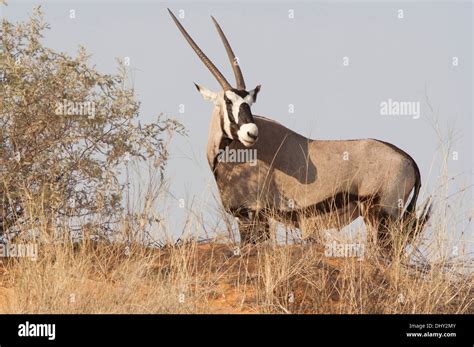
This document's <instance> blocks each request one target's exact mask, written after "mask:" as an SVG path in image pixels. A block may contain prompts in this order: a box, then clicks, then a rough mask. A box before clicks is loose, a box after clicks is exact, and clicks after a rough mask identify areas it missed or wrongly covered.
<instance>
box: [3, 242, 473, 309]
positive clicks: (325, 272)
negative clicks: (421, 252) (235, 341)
mask: <svg viewBox="0 0 474 347" xmlns="http://www.w3.org/2000/svg"><path fill="white" fill-rule="evenodd" d="M451 270H452V271H446V267H436V268H434V267H433V268H432V269H431V270H427V271H425V272H421V271H420V270H417V269H414V268H413V267H410V266H406V265H402V264H401V263H397V262H392V263H390V264H387V263H385V262H381V261H378V260H377V258H371V257H370V256H368V257H367V256H366V257H364V258H363V259H362V260H359V259H357V258H328V257H327V256H325V254H324V251H323V249H321V247H320V246H317V245H275V244H273V245H272V244H265V245H260V246H256V247H250V248H246V249H243V250H242V251H241V253H240V254H236V252H235V249H234V247H233V245H232V244H230V243H227V244H225V243H221V242H206V243H199V242H195V241H190V242H187V243H185V244H181V245H175V246H168V247H162V248H160V249H147V248H145V247H142V246H138V245H136V246H129V247H126V246H124V245H123V244H109V243H104V244H102V243H98V242H83V243H76V244H72V243H56V244H51V245H48V246H45V245H42V246H41V248H40V252H39V257H38V259H37V260H36V261H33V260H30V259H28V258H17V259H9V260H8V261H6V260H5V259H4V260H3V263H2V265H1V276H0V281H1V282H0V283H1V284H0V286H1V289H0V302H1V305H0V310H1V312H2V313H258V312H270V313H290V312H291V313H474V310H473V307H474V303H473V284H474V277H473V276H472V274H464V275H460V274H455V273H454V272H453V271H454V269H451Z"/></svg>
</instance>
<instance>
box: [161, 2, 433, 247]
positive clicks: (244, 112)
mask: <svg viewBox="0 0 474 347" xmlns="http://www.w3.org/2000/svg"><path fill="white" fill-rule="evenodd" d="M168 11H169V13H170V15H171V17H172V18H173V21H174V22H175V23H176V25H177V26H178V29H179V30H180V31H181V33H182V34H183V36H184V38H185V39H186V41H187V42H188V43H189V45H190V46H191V47H192V48H193V50H194V51H195V52H196V54H197V55H198V57H199V58H200V59H201V61H202V62H203V63H204V65H206V67H207V68H208V69H209V71H210V72H211V73H212V74H213V76H214V77H215V78H216V80H217V81H218V82H219V84H220V86H221V88H222V90H221V91H217V92H214V91H211V90H209V89H207V88H204V87H202V86H200V85H197V84H196V88H197V89H198V91H199V92H200V93H201V95H202V96H203V98H204V99H205V100H208V101H211V102H212V103H213V104H214V110H213V112H212V116H211V122H210V126H209V136H208V142H207V159H208V162H209V166H210V167H211V170H212V172H213V174H214V177H215V180H216V182H217V186H218V189H219V192H220V197H221V200H222V204H223V206H224V209H225V210H226V211H227V212H228V213H230V214H232V215H233V216H235V217H237V220H238V226H239V232H240V237H241V243H242V244H249V243H256V242H259V241H262V240H266V239H268V238H269V219H270V218H273V219H274V220H277V221H279V222H282V223H286V224H290V225H293V226H295V227H296V228H299V229H303V224H304V226H305V228H304V229H306V231H303V230H302V232H303V234H304V236H305V237H306V236H307V237H310V236H311V234H312V233H316V232H319V231H321V230H322V229H333V228H336V229H341V228H342V227H344V226H345V225H348V224H349V223H351V222H352V221H353V220H355V219H356V218H358V217H359V216H362V217H363V219H364V222H365V224H366V226H367V227H368V229H370V230H374V232H373V233H372V234H373V235H375V238H374V239H375V240H376V243H377V244H378V245H380V246H381V249H383V250H388V251H390V250H392V247H393V238H394V237H396V235H393V232H392V231H391V230H393V229H394V228H391V226H392V225H395V224H396V223H398V224H396V225H400V228H398V229H397V230H400V231H403V232H405V235H406V236H407V240H410V239H411V238H413V237H414V235H415V234H416V233H418V232H419V231H421V230H423V227H424V226H425V224H426V222H427V220H428V218H429V214H430V209H431V204H430V203H429V202H428V201H427V203H426V204H425V205H424V208H423V209H422V212H421V215H420V217H417V216H416V201H417V198H418V194H419V191H420V186H421V179H420V171H419V169H418V166H417V164H416V163H415V161H414V160H413V159H412V158H411V157H410V156H409V155H408V154H407V153H405V152H404V151H402V150H401V149H399V148H397V147H396V146H394V145H392V144H389V143H386V142H383V141H379V140H374V139H362V140H347V141H319V140H312V139H308V138H306V137H304V136H302V135H300V134H298V133H296V132H294V131H292V130H290V129H288V128H286V127H285V126H283V125H281V124H279V123H278V122H276V121H273V120H271V119H268V118H265V117H261V116H257V115H254V114H252V111H251V109H250V107H251V106H252V104H253V103H254V102H256V100H257V94H258V92H259V91H260V85H258V86H256V87H255V88H254V89H252V90H247V88H246V86H245V82H244V78H243V75H242V71H241V70H240V66H239V64H238V60H237V59H236V58H235V55H234V52H233V51H232V48H231V46H230V44H229V42H228V41H227V38H226V36H225V35H224V33H223V31H222V29H221V27H220V26H219V24H218V23H217V21H216V19H215V18H214V17H211V18H212V20H213V22H214V24H215V26H216V29H217V32H218V33H219V36H220V38H221V40H222V42H223V44H224V47H225V49H226V51H227V55H228V58H229V60H230V63H231V65H232V69H233V71H234V74H235V79H236V87H235V88H233V87H232V86H231V85H230V83H229V82H228V81H227V80H226V79H225V77H224V76H223V75H222V73H221V72H220V71H219V70H218V69H217V68H216V66H215V65H214V64H213V63H212V62H211V60H210V59H209V58H208V57H207V56H206V55H205V54H204V53H203V52H202V50H201V49H200V48H199V47H198V45H197V44H196V43H195V42H194V41H193V39H192V38H191V36H189V34H188V33H187V32H186V30H185V29H184V28H183V26H182V25H181V24H180V22H179V20H178V19H177V18H176V17H175V16H174V15H173V13H172V12H171V11H170V10H169V9H168ZM245 150H253V151H254V152H255V153H256V162H254V163H249V162H242V161H238V160H221V159H222V156H221V153H222V151H234V153H243V151H245ZM412 192H413V194H412V195H411V193H412ZM410 195H411V199H410V201H409V202H408V200H409V198H410ZM321 221H323V222H321ZM308 226H309V227H308Z"/></svg>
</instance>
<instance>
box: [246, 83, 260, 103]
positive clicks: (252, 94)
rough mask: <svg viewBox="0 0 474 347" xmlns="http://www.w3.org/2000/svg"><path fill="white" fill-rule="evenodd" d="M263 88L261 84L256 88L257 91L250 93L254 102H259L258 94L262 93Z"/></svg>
mask: <svg viewBox="0 0 474 347" xmlns="http://www.w3.org/2000/svg"><path fill="white" fill-rule="evenodd" d="M261 87H262V86H261V85H260V84H259V85H258V86H256V87H255V89H253V90H251V91H250V92H249V94H250V95H251V96H252V99H253V102H255V101H257V94H258V92H259V91H260V88H261Z"/></svg>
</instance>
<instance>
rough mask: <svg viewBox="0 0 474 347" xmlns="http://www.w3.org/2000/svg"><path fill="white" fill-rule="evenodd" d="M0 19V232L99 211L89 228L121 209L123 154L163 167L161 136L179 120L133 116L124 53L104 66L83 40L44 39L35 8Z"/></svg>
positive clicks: (107, 220)
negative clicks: (65, 48)
mask: <svg viewBox="0 0 474 347" xmlns="http://www.w3.org/2000/svg"><path fill="white" fill-rule="evenodd" d="M1 26H2V37H1V69H0V76H1V82H2V83H1V91H2V92H1V108H0V233H2V234H5V233H6V232H7V231H8V232H11V231H12V230H13V229H12V228H13V227H14V226H15V225H18V223H22V224H25V223H26V224H28V225H30V226H32V225H33V224H37V223H43V225H44V224H46V225H48V224H51V225H53V224H54V223H55V222H56V221H57V219H58V218H62V217H66V218H74V217H84V216H90V217H91V220H92V218H93V216H97V215H98V214H100V216H101V218H100V219H97V218H94V220H95V221H98V220H100V224H101V225H100V226H99V227H98V228H94V230H104V228H107V225H109V224H110V223H111V222H113V220H114V219H115V218H117V216H118V215H119V214H120V212H121V211H122V206H123V204H122V193H121V192H122V191H123V188H124V186H123V183H121V180H120V175H121V171H123V167H124V165H123V164H124V163H125V162H127V161H128V160H144V159H147V160H153V161H154V164H155V166H156V167H157V169H158V170H159V171H160V173H161V174H163V170H164V169H165V165H166V159H167V155H168V152H167V149H166V144H167V143H168V141H169V139H170V137H171V136H172V134H173V133H176V132H178V133H183V131H184V130H183V127H182V126H181V124H179V123H178V122H177V121H175V120H173V119H169V118H165V117H164V116H163V115H159V116H158V117H157V120H156V121H155V122H152V123H150V124H141V123H140V122H139V121H138V116H139V114H140V113H139V111H140V103H139V101H137V100H136V98H135V94H134V90H133V87H129V86H127V69H126V66H125V65H124V64H123V63H122V62H121V61H118V72H117V73H116V74H103V73H100V72H99V71H97V70H96V68H95V67H94V66H91V64H90V61H89V60H90V56H89V55H88V53H87V51H86V49H85V48H83V47H79V49H78V52H77V55H76V56H75V57H71V56H69V55H68V54H66V53H62V52H57V51H55V50H53V49H50V48H47V47H45V46H44V45H43V44H42V38H43V34H44V32H45V31H46V30H48V29H49V26H48V24H47V23H45V21H44V18H43V15H42V12H41V9H40V8H36V9H35V10H34V12H33V14H32V15H31V17H30V18H29V20H27V21H26V22H18V23H11V22H9V21H8V20H6V19H3V20H2V23H1ZM39 216H41V219H42V220H38V218H40V217H39ZM98 223H99V222H98ZM23 229H24V228H23Z"/></svg>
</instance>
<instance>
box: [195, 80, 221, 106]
mask: <svg viewBox="0 0 474 347" xmlns="http://www.w3.org/2000/svg"><path fill="white" fill-rule="evenodd" d="M194 85H195V86H196V88H197V90H198V91H199V93H201V95H202V97H203V98H204V100H207V101H212V102H215V101H216V99H217V93H216V92H213V91H212V90H209V89H207V88H204V87H201V86H200V85H198V84H197V83H194Z"/></svg>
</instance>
